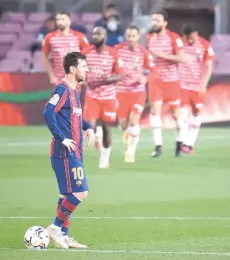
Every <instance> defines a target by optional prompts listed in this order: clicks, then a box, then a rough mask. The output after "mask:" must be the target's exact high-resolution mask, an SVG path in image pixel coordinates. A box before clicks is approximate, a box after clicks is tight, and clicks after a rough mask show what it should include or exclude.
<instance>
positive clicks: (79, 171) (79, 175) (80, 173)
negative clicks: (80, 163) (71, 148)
mask: <svg viewBox="0 0 230 260" xmlns="http://www.w3.org/2000/svg"><path fill="white" fill-rule="evenodd" d="M72 172H73V175H74V180H76V181H77V180H83V179H84V170H83V168H82V167H78V168H76V167H75V168H73V169H72Z"/></svg>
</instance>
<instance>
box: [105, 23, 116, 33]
mask: <svg viewBox="0 0 230 260" xmlns="http://www.w3.org/2000/svg"><path fill="white" fill-rule="evenodd" d="M117 27H118V23H117V22H116V21H111V22H108V23H107V28H108V29H109V30H110V31H112V32H115V31H116V30H117Z"/></svg>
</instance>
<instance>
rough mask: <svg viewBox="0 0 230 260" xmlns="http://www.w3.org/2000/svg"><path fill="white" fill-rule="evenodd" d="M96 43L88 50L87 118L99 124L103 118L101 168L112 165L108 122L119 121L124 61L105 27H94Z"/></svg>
mask: <svg viewBox="0 0 230 260" xmlns="http://www.w3.org/2000/svg"><path fill="white" fill-rule="evenodd" d="M92 43H93V45H92V46H90V47H89V48H87V49H85V50H84V51H83V53H84V54H85V55H86V58H87V63H88V66H89V73H88V76H87V89H86V96H85V105H84V117H85V118H86V119H87V120H88V121H89V122H90V123H91V124H92V126H93V127H94V128H95V127H96V122H97V120H98V119H101V120H102V130H103V146H102V148H101V150H100V153H101V155H100V162H99V168H101V169H106V168H108V167H109V158H110V153H111V130H110V126H109V124H111V123H114V122H115V120H116V86H115V83H116V82H117V81H119V80H121V79H122V75H119V73H120V67H121V62H119V59H118V58H117V55H116V52H115V50H114V49H112V48H110V47H108V46H106V45H105V43H106V30H105V29H104V28H103V27H95V28H94V30H93V34H92Z"/></svg>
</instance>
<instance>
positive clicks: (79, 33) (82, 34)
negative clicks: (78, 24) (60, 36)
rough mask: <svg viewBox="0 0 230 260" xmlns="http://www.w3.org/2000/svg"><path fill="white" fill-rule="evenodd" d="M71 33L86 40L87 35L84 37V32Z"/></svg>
mask: <svg viewBox="0 0 230 260" xmlns="http://www.w3.org/2000/svg"><path fill="white" fill-rule="evenodd" d="M71 33H72V34H73V35H75V36H78V37H80V38H85V35H84V33H82V32H78V31H74V30H71Z"/></svg>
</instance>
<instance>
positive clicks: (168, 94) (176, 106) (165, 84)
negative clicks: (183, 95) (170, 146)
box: [147, 11, 185, 157]
mask: <svg viewBox="0 0 230 260" xmlns="http://www.w3.org/2000/svg"><path fill="white" fill-rule="evenodd" d="M167 20H168V15H167V13H166V12H165V11H160V12H156V13H154V14H153V16H152V33H151V34H149V35H148V36H147V46H148V49H149V50H150V51H151V52H152V54H153V56H154V62H155V64H156V67H157V69H158V70H159V73H160V83H158V84H156V82H155V80H153V79H151V74H150V77H149V99H150V104H151V115H150V126H151V127H152V133H153V140H154V143H155V145H156V147H155V151H154V152H153V153H152V156H153V157H157V156H160V155H161V153H162V129H161V128H162V124H161V116H160V115H161V109H162V104H163V102H164V101H165V102H168V103H169V105H170V107H171V109H172V114H173V117H174V119H175V120H176V125H177V143H176V154H175V155H176V156H179V155H180V153H181V143H182V140H183V134H184V132H185V129H184V119H182V118H181V116H180V102H181V100H180V84H179V71H178V63H180V62H183V61H184V56H183V51H182V47H183V43H182V40H181V38H180V37H179V36H178V35H177V34H176V33H174V32H171V31H169V30H167V24H168V22H167Z"/></svg>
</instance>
